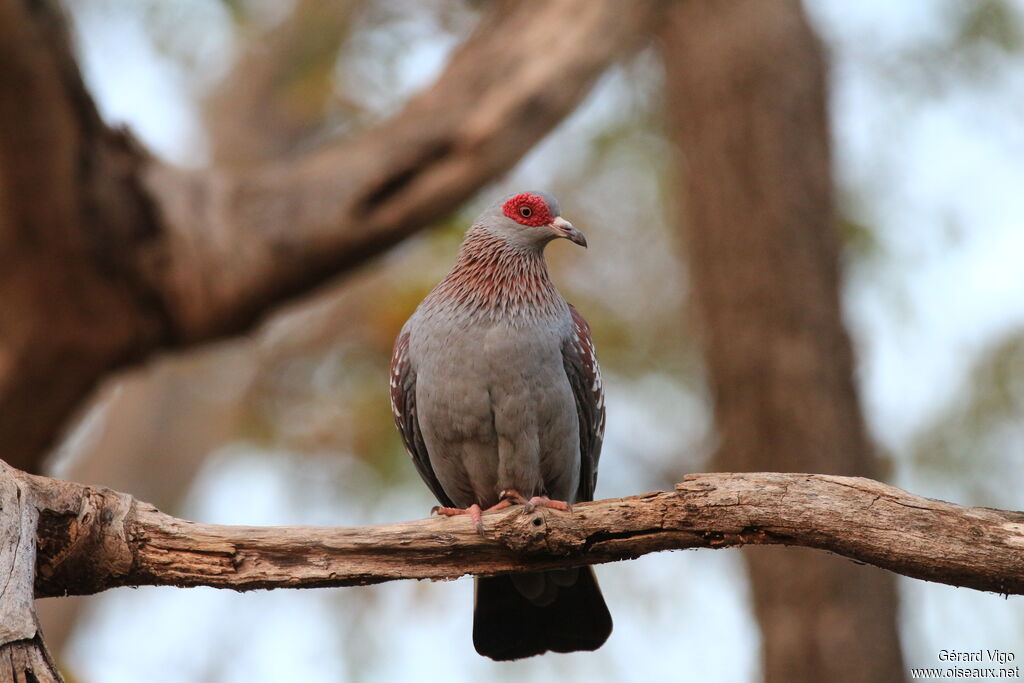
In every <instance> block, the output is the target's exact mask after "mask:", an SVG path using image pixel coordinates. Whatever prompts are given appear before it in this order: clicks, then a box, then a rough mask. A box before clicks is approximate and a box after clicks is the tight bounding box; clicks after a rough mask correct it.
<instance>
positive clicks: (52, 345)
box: [0, 0, 664, 470]
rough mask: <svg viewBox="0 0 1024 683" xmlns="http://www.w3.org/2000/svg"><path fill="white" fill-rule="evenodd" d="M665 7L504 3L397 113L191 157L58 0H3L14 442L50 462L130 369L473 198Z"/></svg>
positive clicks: (492, 6) (7, 383)
mask: <svg viewBox="0 0 1024 683" xmlns="http://www.w3.org/2000/svg"><path fill="white" fill-rule="evenodd" d="M663 5H664V2H662V1H659V0H638V1H637V2H633V3H631V4H630V6H629V11H623V7H622V5H621V3H619V2H618V1H617V0H557V1H549V0H515V1H512V0H505V1H498V2H493V3H489V4H488V9H487V10H486V13H485V15H484V16H483V18H482V19H481V21H480V24H479V26H478V27H477V29H476V30H475V32H474V33H473V34H472V35H471V36H470V38H469V39H468V40H467V41H466V42H465V43H464V44H463V45H462V46H461V47H460V48H459V49H458V50H456V52H455V53H454V54H453V55H452V57H451V59H450V61H449V63H448V65H447V67H446V68H445V70H444V72H443V73H442V75H441V76H440V77H439V78H438V80H437V81H436V83H435V84H434V85H433V86H431V87H429V88H428V89H426V90H425V91H424V92H422V93H421V94H419V95H418V96H416V97H414V98H413V99H412V100H411V101H410V102H409V103H408V104H407V105H406V107H405V108H404V109H403V110H402V112H401V113H399V114H398V115H397V116H395V117H394V118H392V119H391V120H388V121H385V122H384V123H382V124H381V125H379V126H377V127H376V128H374V129H371V130H368V131H365V132H363V133H361V134H360V135H358V136H357V137H355V138H353V139H350V140H347V141H343V142H339V143H334V144H330V145H327V146H325V147H323V148H321V149H318V150H314V151H313V152H311V153H309V154H307V155H305V156H301V157H298V158H295V159H291V160H277V161H275V162H272V163H267V164H264V165H261V166H257V167H254V168H251V169H246V170H240V169H224V168H221V169H210V170H202V171H196V172H185V171H182V170H180V169H176V168H170V167H168V166H166V165H164V164H161V163H159V162H158V161H156V160H153V159H151V158H149V157H148V156H147V155H146V154H145V153H144V152H143V151H141V150H139V149H137V148H135V147H133V146H132V144H131V143H130V140H129V139H128V138H127V136H124V135H120V134H115V133H114V132H112V131H110V130H109V129H107V128H106V127H105V126H103V125H102V123H101V122H100V120H99V117H98V115H97V113H96V110H95V107H94V105H93V103H92V101H91V100H90V98H89V96H88V94H87V93H86V91H85V88H84V86H83V85H82V83H81V79H80V77H79V74H78V70H77V66H76V65H75V63H74V59H73V58H72V56H71V53H70V50H69V49H68V46H67V37H66V35H65V32H64V30H63V24H62V21H61V17H60V12H59V10H58V9H57V7H56V5H55V2H54V0H38V1H35V2H28V1H27V0H0V18H4V19H3V21H0V38H3V39H4V40H0V45H3V46H4V47H2V48H0V51H2V53H3V54H4V55H7V56H8V57H10V59H7V60H4V61H3V62H2V63H3V69H4V73H3V74H0V75H4V76H5V77H4V78H0V112H8V114H9V115H8V116H4V117H3V120H4V122H5V124H6V125H3V126H0V180H4V182H5V183H6V184H7V185H9V186H10V187H11V188H12V189H11V190H10V192H8V193H5V195H4V196H3V197H0V263H4V264H14V265H17V266H18V267H17V269H16V271H14V272H13V274H10V275H9V276H8V277H5V278H4V281H3V282H0V294H2V295H3V296H0V326H5V325H4V324H6V328H7V330H6V331H5V335H6V336H5V337H0V433H3V434H4V436H5V443H6V444H7V449H8V450H7V451H6V452H5V457H6V458H7V459H8V460H9V461H10V462H12V463H14V464H16V465H18V466H19V467H22V468H24V469H35V470H38V462H39V458H40V454H41V453H42V452H43V451H44V450H45V449H46V448H47V447H49V446H50V445H51V444H52V442H53V440H54V439H55V438H56V437H57V436H58V434H59V427H60V426H61V425H62V424H63V423H64V422H65V421H66V419H67V417H68V415H69V414H70V412H71V411H72V410H73V409H74V407H75V406H76V405H77V404H78V403H79V402H80V401H81V399H82V398H83V397H84V396H85V395H86V393H87V392H88V391H89V390H90V389H91V388H92V387H93V386H94V385H95V383H96V382H97V381H98V380H100V379H101V378H102V377H104V376H105V375H107V374H109V373H110V372H111V371H113V370H115V369H117V368H121V367H125V366H127V365H129V364H131V363H135V362H138V361H140V360H141V359H144V358H146V357H148V356H149V355H151V354H152V353H154V352H156V351H158V350H160V349H161V348H166V347H169V346H176V347H182V346H188V345H191V344H195V343H198V342H201V341H205V340H210V339H214V338H217V337H222V336H225V335H230V334H237V333H239V332H242V331H244V330H246V329H248V328H249V327H250V326H251V325H252V324H253V323H254V322H256V321H257V320H258V319H259V318H260V317H262V316H264V315H266V314H267V313H268V312H270V311H271V310H273V309H274V308H275V307H276V306H277V305H279V304H281V303H283V302H284V301H286V300H287V299H289V298H290V297H294V296H296V295H298V294H301V293H304V292H307V291H309V290H311V289H312V288H314V287H316V286H317V285H320V284H322V283H324V282H325V281H326V280H327V279H329V278H331V277H333V276H336V275H337V274H339V273H342V272H344V271H346V270H348V269H351V268H353V267H355V266H358V265H359V264H361V263H363V262H365V261H366V260H367V259H368V258H370V257H372V256H373V255H375V254H378V253H380V252H381V251H383V250H384V249H386V248H388V247H390V246H392V245H394V244H396V243H397V242H399V241H400V240H401V239H403V238H405V237H407V236H408V235H410V234H412V233H413V232H415V231H416V230H419V229H421V228H423V227H425V226H426V225H428V224H429V223H431V222H432V221H434V220H437V219H439V218H442V217H444V216H445V215H446V214H448V213H450V212H452V211H453V210H455V209H456V208H458V206H459V205H460V204H461V203H462V202H464V201H465V200H466V199H467V198H469V197H471V196H472V195H473V194H474V193H475V192H477V191H478V190H479V189H480V188H482V187H484V186H485V185H486V184H487V183H489V182H491V181H493V180H494V179H496V178H497V177H499V176H500V175H501V174H503V173H505V172H506V171H507V170H509V169H510V168H511V167H512V166H513V165H514V164H515V163H516V162H517V161H518V160H519V159H520V158H522V157H523V155H525V154H526V153H527V152H528V151H530V149H532V148H533V146H534V145H535V144H536V143H537V141H538V140H540V139H541V138H542V137H543V136H544V135H546V134H547V133H548V132H549V131H550V130H551V129H552V128H554V127H555V125H557V124H558V123H559V122H560V121H561V120H562V119H563V118H564V117H565V116H567V115H568V114H569V113H571V112H572V111H573V109H575V107H576V105H577V104H578V103H579V101H580V100H581V99H582V98H583V96H584V95H585V94H586V92H587V91H588V90H589V88H590V86H591V85H593V83H594V81H595V80H596V79H597V78H598V76H600V74H601V73H602V72H603V71H604V70H605V69H606V68H607V67H608V66H609V65H610V64H611V63H612V62H614V61H615V60H616V59H617V58H618V57H620V56H622V55H623V54H624V53H625V52H626V51H628V50H630V49H631V48H633V47H635V46H637V45H638V44H639V43H640V41H641V40H642V39H643V38H644V37H646V36H647V35H648V34H649V31H650V28H651V27H652V24H653V23H654V22H655V21H656V19H657V16H658V14H659V10H660V9H661V8H662V7H663ZM7 72H11V74H8V73H7ZM5 92H7V96H4V93H5ZM4 102H8V103H10V104H9V105H6V106H5V105H4V104H3V103H4ZM8 110H10V111H8ZM26 141H28V142H26ZM33 141H41V142H40V144H36V143H35V142H33ZM50 141H52V143H51V142H50ZM42 143H46V144H42ZM58 143H59V144H58ZM53 377H60V378H61V382H59V387H57V389H59V391H57V390H53V383H52V382H51V381H50V380H51V379H52V378H53ZM41 385H47V387H48V390H47V391H41ZM27 406H28V407H27Z"/></svg>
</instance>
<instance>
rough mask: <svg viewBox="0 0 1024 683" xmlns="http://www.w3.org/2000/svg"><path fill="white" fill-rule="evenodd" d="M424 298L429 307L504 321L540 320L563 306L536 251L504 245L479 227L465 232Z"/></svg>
mask: <svg viewBox="0 0 1024 683" xmlns="http://www.w3.org/2000/svg"><path fill="white" fill-rule="evenodd" d="M429 299H430V300H432V301H431V303H432V304H433V305H441V306H450V307H455V308H459V309H463V310H469V311H479V312H482V313H487V314H490V315H492V316H508V317H530V316H534V317H535V316H540V315H544V314H545V313H548V312H551V311H554V310H557V309H559V308H560V307H563V306H564V305H565V304H564V300H563V299H562V296H561V294H559V293H558V290H557V289H556V288H555V285H554V283H552V282H551V278H550V277H548V269H547V264H546V263H545V261H544V252H543V251H542V250H541V249H524V248H522V247H519V246H515V245H512V244H509V243H508V242H507V241H505V240H503V239H502V238H500V237H496V236H494V235H492V234H491V233H490V232H488V231H487V230H484V229H482V228H473V229H471V230H470V231H469V232H468V233H467V235H466V239H465V241H463V243H462V247H461V248H460V249H459V256H458V259H457V260H456V262H455V265H454V266H453V267H452V269H451V271H450V272H449V273H448V275H447V276H446V277H445V278H444V280H442V281H441V283H440V284H438V286H437V287H436V288H435V289H434V291H433V293H432V294H431V295H430V297H429Z"/></svg>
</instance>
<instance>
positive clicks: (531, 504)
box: [489, 489, 572, 513]
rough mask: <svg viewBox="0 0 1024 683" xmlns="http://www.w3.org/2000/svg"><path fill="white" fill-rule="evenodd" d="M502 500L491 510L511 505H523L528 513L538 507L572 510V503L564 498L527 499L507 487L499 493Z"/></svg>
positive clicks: (542, 497) (540, 497)
mask: <svg viewBox="0 0 1024 683" xmlns="http://www.w3.org/2000/svg"><path fill="white" fill-rule="evenodd" d="M499 495H500V497H501V500H500V501H499V502H498V504H497V505H495V506H494V507H492V508H489V510H501V509H502V508H506V507H508V506H509V505H513V504H515V505H522V506H523V510H524V511H525V512H527V513H530V512H533V511H534V510H536V509H537V508H550V509H552V510H561V511H562V512H570V513H571V512H572V503H568V502H566V501H564V500H551V499H550V498H548V497H547V496H534V497H533V498H530V499H529V500H527V499H526V498H525V497H524V496H522V495H521V494H520V493H519V492H518V491H516V490H515V489H506V490H505V491H502V492H501V494H499Z"/></svg>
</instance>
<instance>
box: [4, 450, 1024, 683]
mask: <svg viewBox="0 0 1024 683" xmlns="http://www.w3.org/2000/svg"><path fill="white" fill-rule="evenodd" d="M0 510H2V511H3V512H2V515H0V531H2V532H3V533H2V535H0V538H3V539H5V541H4V543H3V544H2V545H0V592H2V595H3V600H0V681H21V680H25V681H31V680H40V681H51V680H52V681H59V680H60V675H59V673H58V672H57V671H56V669H55V668H54V666H53V662H52V661H51V659H50V657H49V655H48V654H47V651H46V648H45V646H44V644H43V642H42V637H41V635H40V632H39V629H38V625H37V623H36V619H35V613H34V611H33V596H34V597H46V596H63V595H85V594H92V593H96V592H99V591H103V590H107V589H109V588H114V587H118V586H141V585H164V586H180V587H187V586H212V587H217V588H231V589H234V590H253V589H260V588H314V587H325V586H351V585H364V584H371V583H380V582H383V581H391V580H396V579H454V578H458V577H460V576H463V575H466V574H474V575H481V576H488V575H496V574H502V573H508V572H514V571H523V570H539V569H548V568H553V567H569V566H579V565H584V564H596V563H602V562H613V561H617V560H624V559H632V558H635V557H639V556H640V555H643V554H646V553H650V552H656V551H661V550H672V549H682V548H726V547H736V546H744V545H796V546H804V547H806V548H815V549H818V550H827V551H831V552H833V553H836V554H838V555H843V556H845V557H847V558H850V559H852V560H854V561H856V562H857V563H868V564H874V565H876V566H878V567H881V568H884V569H888V570H891V571H893V572H898V573H900V574H904V575H906V576H910V577H914V578H919V579H924V580H928V581H938V582H942V583H947V584H950V585H955V586H965V587H969V588H975V589H978V590H986V591H996V592H999V593H1004V594H1016V595H1020V594H1024V513H1021V512H1012V511H1004V510H993V509H990V508H972V507H963V506H959V505H954V504H952V503H946V502H943V501H938V500H932V499H929V498H922V497H920V496H915V495H913V494H911V493H907V492H906V491H901V490H900V489H897V488H894V487H892V486H887V485H885V484H881V483H879V482H876V481H872V480H870V479H863V478H855V477H838V476H826V475H818V474H776V473H760V474H728V473H718V474H694V475H690V476H688V477H686V478H685V479H684V480H683V481H682V482H681V483H679V484H677V485H676V487H675V490H674V491H671V492H654V493H648V494H645V495H640V496H632V497H629V498H621V499H610V500H603V501H597V502H594V503H584V504H580V505H578V506H576V507H575V509H574V510H573V512H572V513H556V512H552V511H550V510H543V509H542V510H536V511H532V512H526V511H524V510H522V509H513V510H511V511H509V512H502V513H491V514H488V515H486V516H485V517H484V527H485V533H484V535H482V536H481V535H480V534H478V533H477V531H476V530H475V528H474V526H473V524H472V522H471V520H469V519H468V518H432V519H424V520H419V521H414V522H402V523H398V524H389V525H383V526H374V527H335V528H329V527H243V526H222V525H215V524H199V523H196V522H189V521H185V520H181V519H176V518H174V517H171V516H169V515H166V514H164V513H161V512H160V511H159V510H157V509H156V508H154V507H153V506H151V505H148V504H146V503H142V502H139V501H137V500H135V499H134V498H132V497H131V496H130V495H128V494H125V493H118V492H116V491H112V490H110V489H106V488H100V487H93V486H86V485H82V484H77V483H72V482H67V481H60V480H56V479H48V478H45V477H39V476H36V475H31V474H28V473H25V472H20V471H17V470H14V469H13V468H11V467H10V466H8V465H7V464H5V463H3V462H2V461H0ZM795 551H796V549H789V550H787V552H795ZM33 578H34V581H33ZM29 674H31V675H34V676H35V677H36V678H35V679H33V678H31V677H30V675H29Z"/></svg>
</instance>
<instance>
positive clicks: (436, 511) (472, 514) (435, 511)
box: [430, 503, 484, 536]
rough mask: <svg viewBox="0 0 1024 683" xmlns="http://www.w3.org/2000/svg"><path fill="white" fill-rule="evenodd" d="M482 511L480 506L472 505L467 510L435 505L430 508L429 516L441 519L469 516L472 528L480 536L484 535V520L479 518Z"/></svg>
mask: <svg viewBox="0 0 1024 683" xmlns="http://www.w3.org/2000/svg"><path fill="white" fill-rule="evenodd" d="M481 513H482V511H481V510H480V506H479V505H477V504H476V503H473V504H472V505H470V506H469V507H468V508H449V507H444V506H441V505H435V506H434V507H432V508H430V514H432V515H440V516H442V517H457V516H458V515H469V518H470V519H472V520H473V526H474V527H475V528H476V532H477V533H478V534H480V535H481V536H483V535H484V520H483V519H482V518H481V516H480V515H481Z"/></svg>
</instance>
